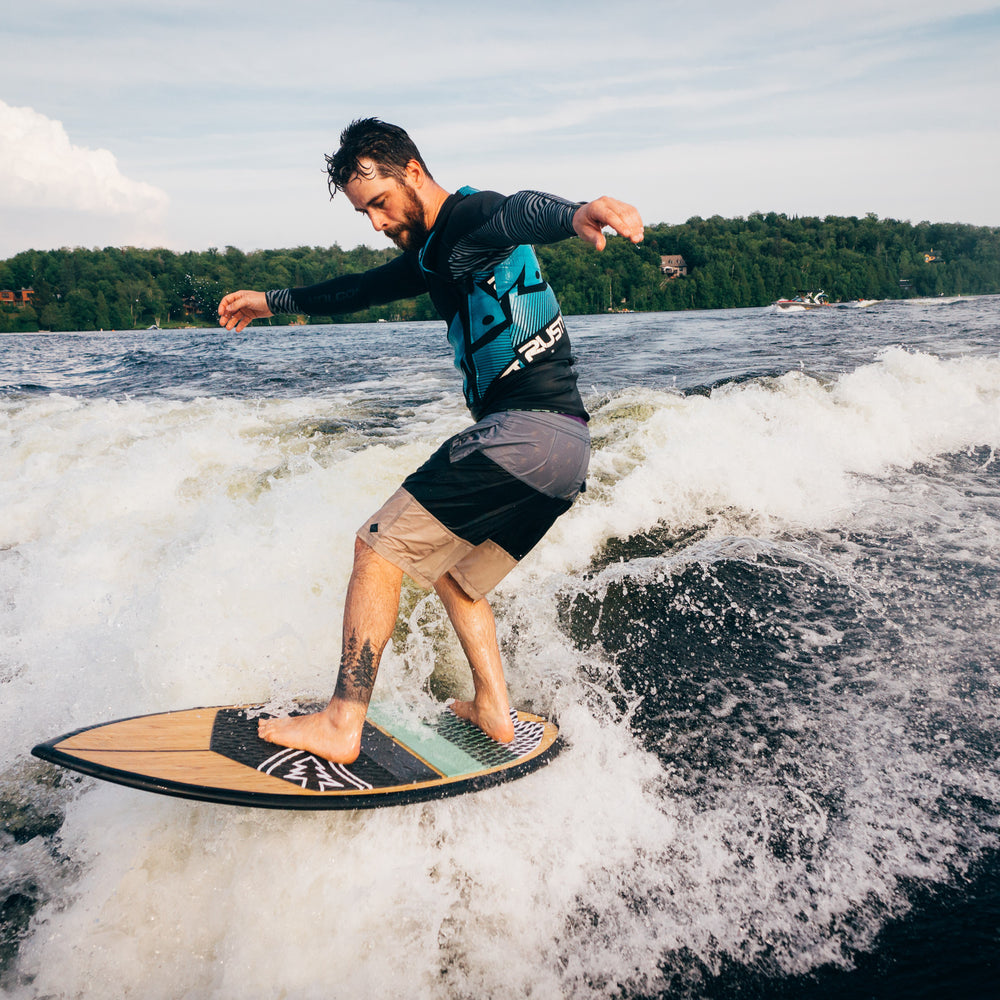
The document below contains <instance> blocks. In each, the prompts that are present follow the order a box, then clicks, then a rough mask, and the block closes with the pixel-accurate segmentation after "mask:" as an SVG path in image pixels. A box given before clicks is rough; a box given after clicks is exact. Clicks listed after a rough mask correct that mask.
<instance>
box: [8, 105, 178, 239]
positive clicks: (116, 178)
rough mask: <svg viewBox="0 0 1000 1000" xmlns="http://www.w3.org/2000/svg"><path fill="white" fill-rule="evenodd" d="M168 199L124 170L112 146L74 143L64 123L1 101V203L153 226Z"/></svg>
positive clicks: (15, 207) (30, 109)
mask: <svg viewBox="0 0 1000 1000" xmlns="http://www.w3.org/2000/svg"><path fill="white" fill-rule="evenodd" d="M167 201H168V199H167V196H166V194H165V193H164V192H163V191H161V190H160V189H159V188H156V187H153V186H152V185H151V184H144V183H142V182H141V181H134V180H131V179H130V178H128V177H126V176H125V175H124V174H122V172H121V170H120V169H119V168H118V162H117V160H116V159H115V157H114V155H113V154H112V153H111V152H109V151H108V150H106V149H85V148H83V147H81V146H75V145H73V143H71V142H70V138H69V136H68V135H67V133H66V129H65V128H64V127H63V125H62V122H58V121H54V120H53V119H51V118H47V117H46V116H45V115H43V114H40V113H39V112H37V111H35V110H34V109H33V108H16V107H11V106H10V105H9V104H6V103H4V102H3V101H0V207H2V208H10V209H25V208H37V209H60V210H67V211H73V212H87V213H93V214H95V215H99V216H100V215H110V216H115V217H120V216H131V217H133V218H134V219H135V220H136V221H137V222H141V223H142V224H144V225H148V224H150V223H155V222H158V221H159V220H161V219H162V218H163V216H164V214H165V212H166V208H167Z"/></svg>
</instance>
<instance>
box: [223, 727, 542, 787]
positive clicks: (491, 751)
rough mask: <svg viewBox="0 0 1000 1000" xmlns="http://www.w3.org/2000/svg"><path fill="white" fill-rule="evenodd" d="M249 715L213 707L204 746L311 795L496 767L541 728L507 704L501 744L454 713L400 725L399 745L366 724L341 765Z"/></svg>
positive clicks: (529, 744) (527, 745) (526, 749)
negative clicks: (263, 731)
mask: <svg viewBox="0 0 1000 1000" xmlns="http://www.w3.org/2000/svg"><path fill="white" fill-rule="evenodd" d="M296 714H297V713H296ZM373 716H374V718H375V719H376V720H379V719H380V717H379V716H378V715H377V714H376V712H375V711H374V710H373V711H372V712H371V713H370V714H369V719H370V720H371V719H372V717H373ZM257 718H258V716H256V715H251V714H249V713H248V711H247V710H246V709H241V708H226V709H220V710H219V712H218V713H217V714H216V717H215V724H214V726H213V728H212V742H211V749H212V750H213V751H214V752H215V753H218V754H221V755H222V756H223V757H228V758H229V759H230V760H234V761H237V762H238V763H240V764H245V765H246V766H248V767H252V768H255V769H256V770H258V771H261V772H263V773H264V774H269V775H272V776H273V777H276V778H282V779H283V780H285V781H288V782H291V783H292V784H294V785H298V786H299V787H300V788H302V789H306V790H309V791H313V792H351V791H377V790H379V789H393V790H395V789H400V788H401V787H402V786H407V785H414V784H419V783H421V782H425V783H426V782H440V781H441V779H456V778H462V777H465V776H470V775H476V774H479V773H481V772H484V771H486V772H490V771H494V770H496V769H503V768H506V767H509V766H510V765H512V764H516V763H517V762H518V761H519V760H521V759H522V758H523V757H526V756H528V755H529V754H531V753H532V752H533V751H534V750H536V749H537V747H538V746H539V744H540V743H541V741H542V737H543V736H544V730H545V727H544V723H542V722H539V721H535V720H532V719H519V718H518V715H517V712H515V711H514V710H513V709H512V710H511V718H512V720H513V722H514V740H513V742H512V743H510V744H501V743H497V742H496V741H495V740H492V739H490V738H489V737H488V736H487V735H486V734H485V733H483V732H482V731H481V730H479V729H477V728H476V727H475V726H473V725H472V724H471V723H469V722H466V721H465V720H464V719H460V718H459V717H458V716H456V715H455V714H454V713H452V712H443V713H442V714H441V715H440V716H438V718H437V719H435V720H434V721H433V722H432V723H430V724H427V725H424V726H420V725H411V726H410V727H408V730H409V731H408V732H407V733H406V734H405V737H404V739H405V744H404V741H401V740H400V739H399V738H394V737H393V736H391V735H389V733H388V732H386V731H385V729H383V728H382V727H381V726H380V725H378V724H373V723H372V721H366V722H365V726H364V729H363V731H362V734H361V754H360V756H359V757H358V759H357V760H356V761H355V762H354V763H353V764H350V765H344V764H334V763H331V762H330V761H328V760H324V759H323V758H321V757H318V756H316V755H315V754H311V753H309V752H307V751H305V750H290V749H287V748H283V747H275V745H274V744H273V743H268V742H266V741H265V740H262V739H260V738H259V737H258V736H257ZM380 721H381V720H380ZM393 728H394V729H397V728H398V724H397V726H394V727H393ZM407 737H408V738H407Z"/></svg>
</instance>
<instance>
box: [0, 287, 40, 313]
mask: <svg viewBox="0 0 1000 1000" xmlns="http://www.w3.org/2000/svg"><path fill="white" fill-rule="evenodd" d="M34 297H35V290H34V289H33V288H22V289H21V291H20V292H13V291H11V290H10V289H9V288H3V289H0V306H14V307H15V308H18V309H23V308H24V307H25V306H30V305H31V300H32V299H33V298H34Z"/></svg>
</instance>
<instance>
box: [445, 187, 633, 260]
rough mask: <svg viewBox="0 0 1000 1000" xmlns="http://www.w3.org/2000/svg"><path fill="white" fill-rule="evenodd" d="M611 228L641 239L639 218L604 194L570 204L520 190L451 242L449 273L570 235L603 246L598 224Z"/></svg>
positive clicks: (630, 237)
mask: <svg viewBox="0 0 1000 1000" xmlns="http://www.w3.org/2000/svg"><path fill="white" fill-rule="evenodd" d="M604 226H610V227H611V228H612V229H614V230H615V232H617V233H619V234H620V235H622V236H626V237H628V238H629V239H631V240H632V242H633V243H638V242H639V241H640V240H641V239H642V235H643V231H642V218H641V217H640V215H639V212H638V210H637V209H636V208H634V207H633V206H632V205H628V204H626V203H625V202H623V201H618V200H616V199H614V198H608V197H602V198H598V199H596V200H595V201H590V202H585V203H581V202H572V201H567V200H566V199H565V198H559V197H557V196H556V195H552V194H545V193H544V192H541V191H518V192H517V193H516V194H512V195H511V196H510V197H509V198H505V199H503V201H502V202H500V204H499V205H498V206H497V208H496V210H495V211H494V212H493V214H492V215H491V216H490V217H489V218H488V219H487V220H486V221H485V222H484V223H483V224H482V225H480V226H478V227H477V228H476V229H474V230H473V231H472V232H469V233H467V234H466V235H465V236H463V237H462V238H461V239H459V240H458V242H457V243H456V244H455V246H454V248H453V250H452V253H451V255H450V260H451V265H452V269H453V272H460V271H463V270H465V269H466V268H467V267H468V266H470V265H472V266H475V265H480V266H481V265H482V263H483V258H484V257H487V258H490V257H492V258H495V259H496V260H502V259H503V257H505V256H506V255H507V254H508V253H509V252H510V251H511V250H512V249H513V248H514V247H516V246H520V245H522V244H540V243H556V242H558V241H559V240H564V239H567V238H568V237H570V236H579V237H580V238H581V239H585V240H587V242H589V243H593V244H594V246H595V247H597V249H598V250H603V249H604V247H605V244H606V242H607V241H606V239H605V237H604V233H603V232H602V228H603V227H604Z"/></svg>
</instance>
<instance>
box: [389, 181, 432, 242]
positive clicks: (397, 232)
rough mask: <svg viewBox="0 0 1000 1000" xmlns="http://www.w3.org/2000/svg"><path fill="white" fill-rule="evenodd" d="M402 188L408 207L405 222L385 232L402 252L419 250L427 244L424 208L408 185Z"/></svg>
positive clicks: (406, 207) (403, 185)
mask: <svg viewBox="0 0 1000 1000" xmlns="http://www.w3.org/2000/svg"><path fill="white" fill-rule="evenodd" d="M400 187H402V189H403V191H405V192H406V206H405V208H404V210H403V214H404V217H405V221H404V222H401V223H400V224H399V225H398V226H393V227H392V229H385V230H383V232H384V233H385V235H386V236H388V237H389V239H390V240H392V242H393V243H395V244H396V246H398V247H399V249H400V250H419V249H420V248H421V247H422V246H423V245H424V243H426V242H427V225H426V223H425V222H424V206H423V205H421V204H420V199H418V198H417V195H416V192H415V191H414V190H413V188H411V187H410V186H409V185H408V184H401V185H400Z"/></svg>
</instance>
